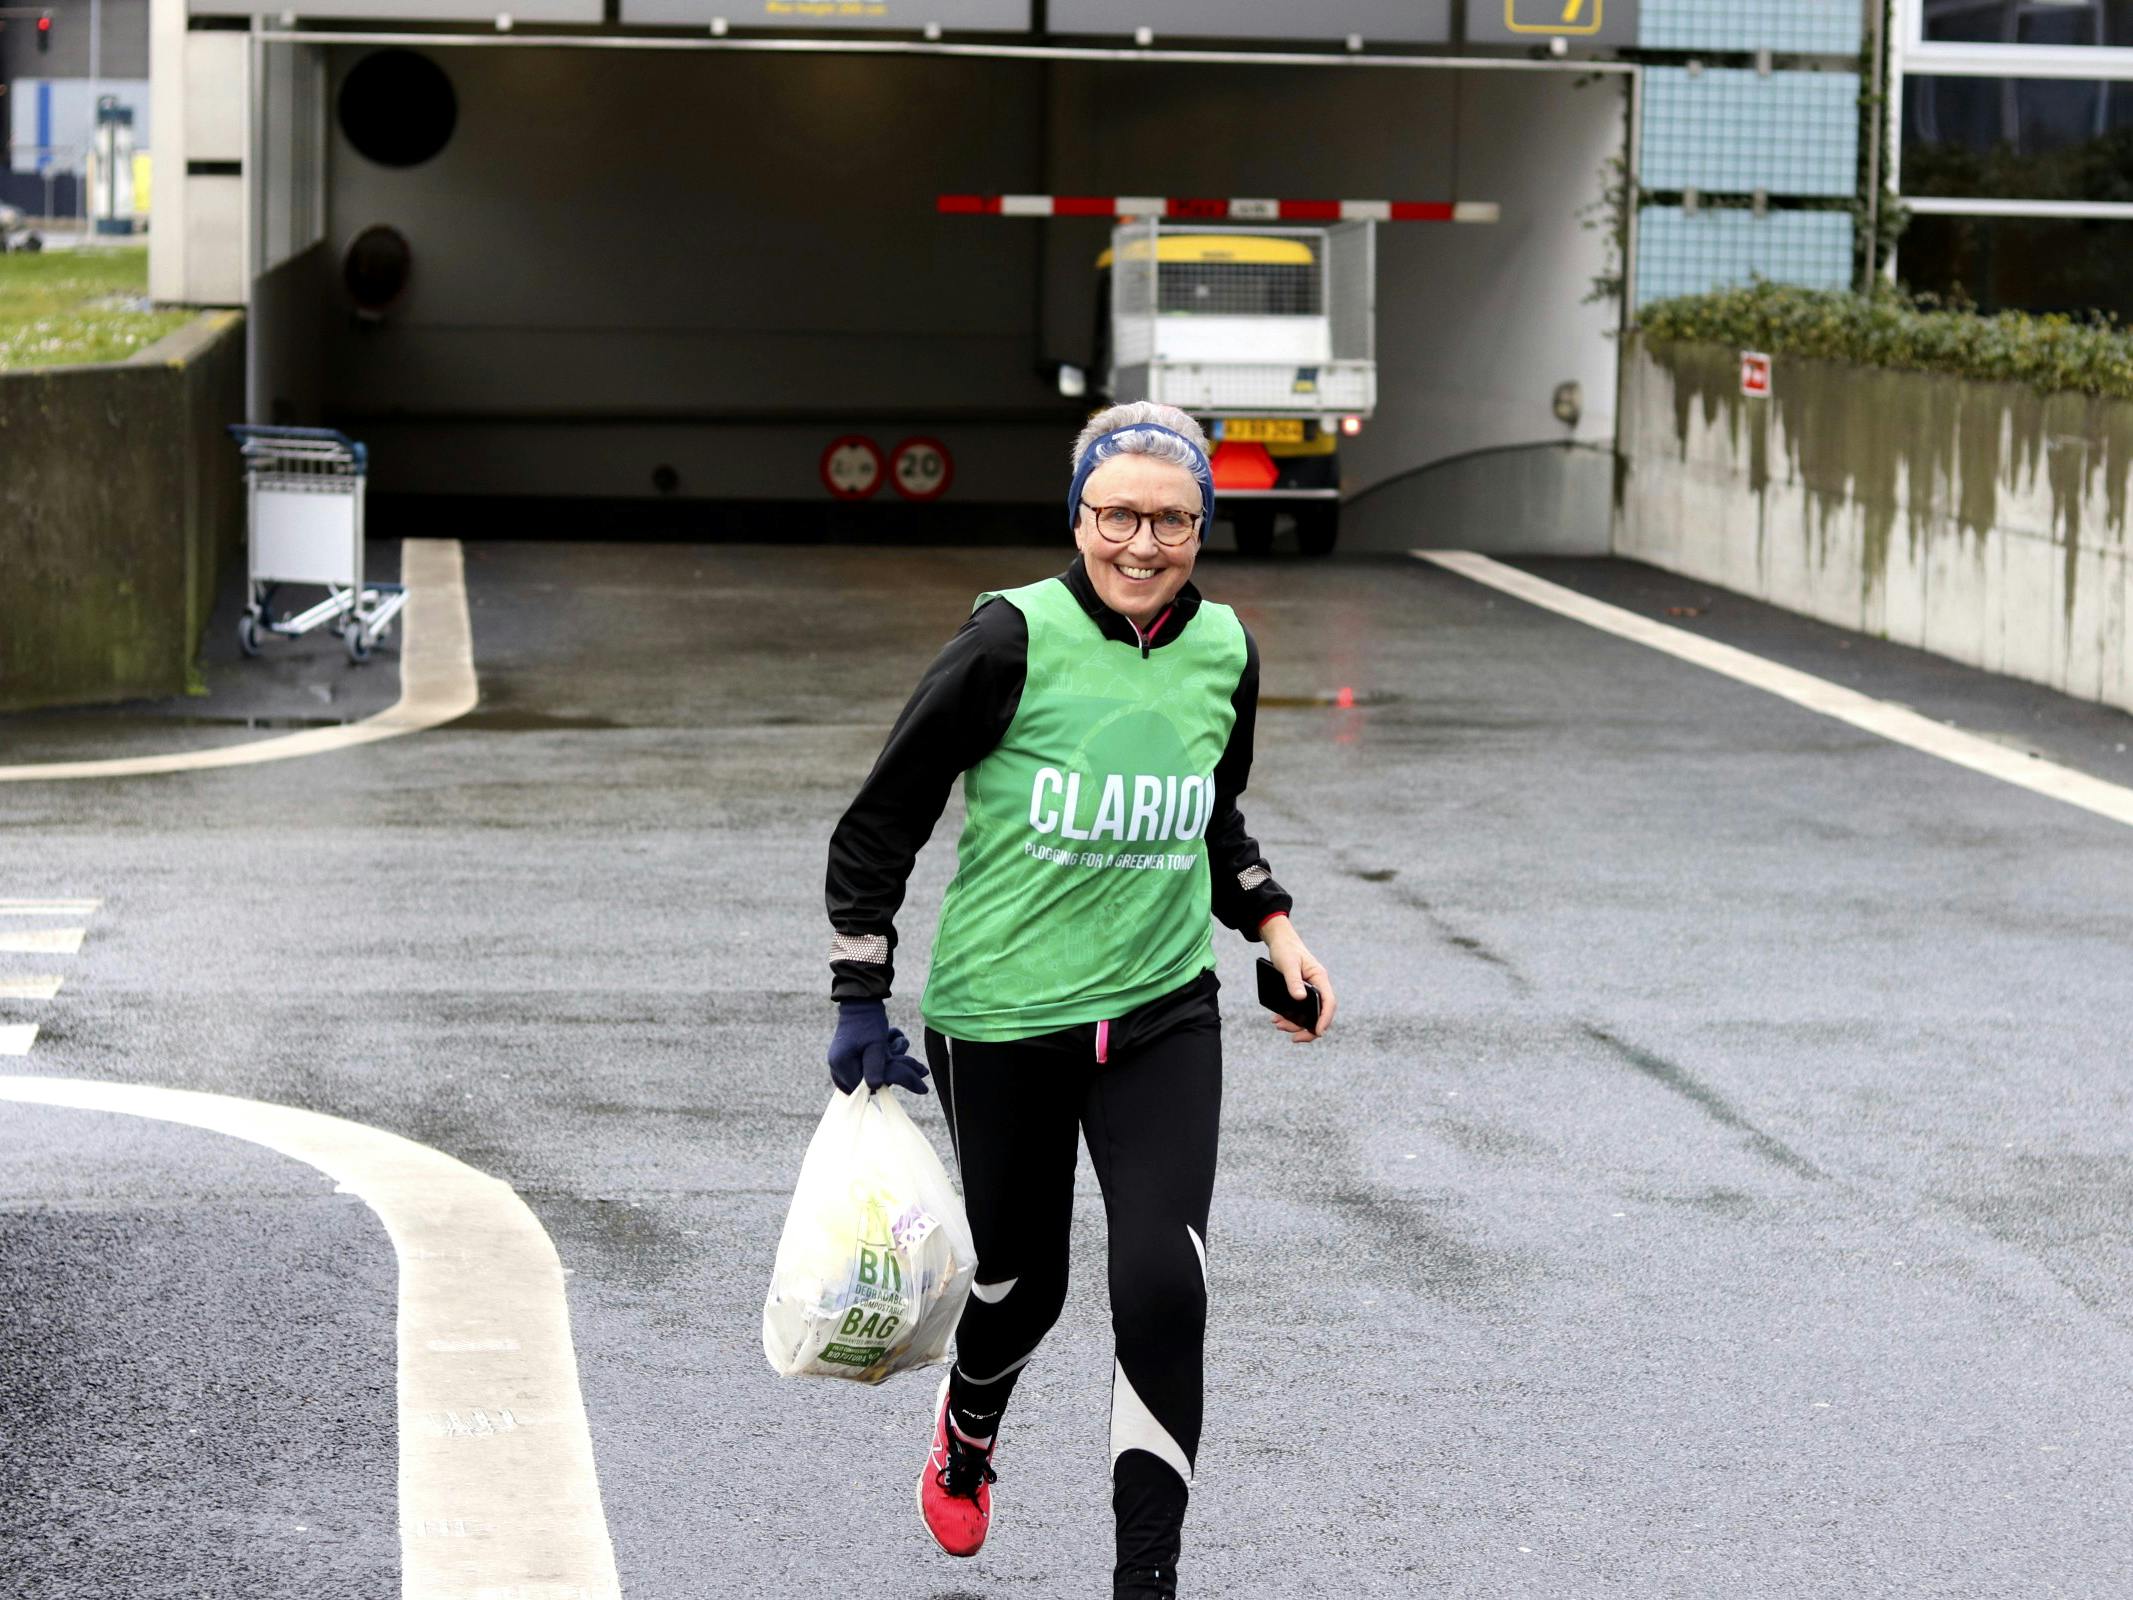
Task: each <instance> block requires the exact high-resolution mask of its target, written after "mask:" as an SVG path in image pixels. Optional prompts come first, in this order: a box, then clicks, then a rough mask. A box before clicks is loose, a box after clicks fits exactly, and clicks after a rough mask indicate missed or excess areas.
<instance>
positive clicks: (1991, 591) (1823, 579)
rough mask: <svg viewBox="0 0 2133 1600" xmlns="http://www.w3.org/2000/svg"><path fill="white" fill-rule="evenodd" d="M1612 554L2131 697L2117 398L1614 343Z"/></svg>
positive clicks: (2132, 439)
mask: <svg viewBox="0 0 2133 1600" xmlns="http://www.w3.org/2000/svg"><path fill="white" fill-rule="evenodd" d="M1622 374H1623V376H1622V406H1621V417H1622V435H1621V459H1620V468H1619V473H1620V476H1619V478H1618V481H1617V486H1616V494H1615V519H1614V549H1615V553H1616V554H1617V555H1624V556H1631V557H1634V558H1635V559H1637V560H1640V561H1649V562H1651V563H1652V564H1653V565H1655V566H1660V567H1665V568H1667V569H1669V570H1670V571H1674V572H1680V573H1685V574H1688V575H1689V576H1692V577H1696V578H1700V579H1703V580H1705V581H1706V582H1710V583H1715V584H1718V585H1721V586H1722V587H1724V588H1727V589H1732V590H1735V591H1737V592H1738V593H1741V594H1747V595H1752V596H1754V597H1755V598H1757V599H1759V600H1767V601H1769V602H1770V603H1772V604H1774V605H1780V606H1784V607H1786V608H1787V609H1789V610H1793V611H1801V612H1805V613H1807V614H1808V615H1810V616H1815V617H1819V618H1821V619H1823V620H1824V621H1827V622H1833V623H1837V624H1839V625H1840V626H1843V627H1847V628H1855V629H1858V630H1860V631H1861V632H1865V633H1871V634H1876V635H1879V636H1881V637H1883V638H1887V639H1893V640H1895V641H1897V642H1899V643H1902V644H1908V645H1915V646H1917V647H1919V648H1921V649H1925V650H1931V651H1933V652H1935V653H1936V654H1939V655H1944V656H1950V657H1953V658H1954V659H1955V660H1958V661H1963V662H1967V663H1969V664H1970V665H1973V666H1979V667H1984V668H1986V669H1988V670H1990V671H1994V672H2004V673H2007V674H2009V675H2011V676H2014V677H2018V678H2027V679H2029V680H2031V681H2033V682H2036V683H2043V684H2049V685H2050V686H2052V687H2053V688H2055V689H2060V690H2063V691H2064V692H2066V693H2067V694H2071V695H2078V696H2080V697H2081V698H2083V699H2088V700H2100V701H2103V702H2104V703H2106V704H2109V705H2115V706H2120V707H2124V708H2126V709H2127V710H2133V647H2129V643H2128V637H2127V636H2128V629H2129V626H2133V560H2129V549H2128V535H2127V501H2128V492H2129V487H2133V402H2127V401H2116V400H2091V399H2087V398H2084V397H2082V396H2079V395H2065V394H2062V395H2050V396H2046V395H2039V394H2037V393H2035V392H2034V391H2032V390H2030V389H2027V388H2023V387H2020V386H2017V385H2013V384H1993V383H1974V382H1970V381H1967V380H1964V379H1961V378H1955V377H1950V376H1944V375H1941V374H1937V373H1919V372H1884V371H1876V370H1872V369H1867V368H1861V367H1854V366H1849V365H1845V364H1842V363H1836V362H1820V361H1806V360H1794V359H1790V358H1786V357H1779V358H1778V360H1777V363H1776V372H1775V382H1774V385H1773V388H1774V391H1775V392H1774V395H1773V397H1772V398H1771V399H1769V400H1749V399H1745V398H1743V397H1742V395H1741V393H1740V354H1739V352H1738V351H1736V350H1733V349H1730V348H1727V347H1723V346H1717V345H1692V344H1659V343H1649V342H1638V341H1632V342H1631V343H1630V344H1629V345H1628V347H1627V348H1625V349H1624V351H1623V367H1622Z"/></svg>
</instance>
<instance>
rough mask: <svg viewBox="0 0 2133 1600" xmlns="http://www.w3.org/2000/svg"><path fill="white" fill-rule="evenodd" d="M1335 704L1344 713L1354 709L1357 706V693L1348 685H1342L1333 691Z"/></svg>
mask: <svg viewBox="0 0 2133 1600" xmlns="http://www.w3.org/2000/svg"><path fill="white" fill-rule="evenodd" d="M1333 703H1334V704H1335V705H1337V706H1339V707H1340V708H1341V709H1342V710H1343V711H1347V710H1350V709H1352V708H1353V707H1354V705H1355V691H1354V690H1353V689H1351V688H1349V687H1348V685H1347V684H1345V683H1344V684H1342V685H1341V686H1340V687H1339V688H1338V689H1336V690H1334V691H1333Z"/></svg>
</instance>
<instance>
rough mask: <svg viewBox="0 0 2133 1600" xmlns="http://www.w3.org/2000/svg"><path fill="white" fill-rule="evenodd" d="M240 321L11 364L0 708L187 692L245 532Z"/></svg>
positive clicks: (0, 432) (1, 556)
mask: <svg viewBox="0 0 2133 1600" xmlns="http://www.w3.org/2000/svg"><path fill="white" fill-rule="evenodd" d="M243 416H244V319H243V318H242V317H240V316H238V315H236V314H235V313H230V312H223V313H218V314H214V315H210V316H204V317H200V318H198V319H197V320H195V321H193V322H191V323H189V324H187V325H186V326H185V327H183V328H181V329H179V330H178V331H177V332H176V333H174V334H172V335H170V337H168V338H166V339H162V340H160V341H158V342H157V343H155V344H153V345H151V346H149V348H148V349H146V350H143V351H142V352H141V353H140V354H139V355H137V356H135V357H134V358H133V359H132V360H130V361H123V362H108V363H97V364H91V365H83V366H73V367H51V368H38V369H35V370H32V371H27V372H0V462H4V463H5V467H4V468H0V571H4V572H5V573H6V574H7V577H8V583H7V585H6V591H5V595H4V598H0V607H4V610H0V711H20V710H24V709H27V708H29V707H33V706H54V705H88V704H94V703H98V702H108V701H113V700H130V699H137V698H142V697H149V696H162V695H172V694H179V693H182V692H183V691H184V689H185V685H186V677H187V671H188V668H189V667H190V666H191V663H192V660H193V652H194V647H195V646H196V645H197V644H198V643H199V639H200V630H201V629H202V628H203V627H204V626H205V625H206V623H207V618H208V613H209V612H210V610H212V609H213V606H214V599H215V585H216V580H217V577H218V575H219V574H220V572H221V570H222V563H223V562H224V561H226V560H228V559H230V558H231V557H232V556H233V555H234V554H235V553H236V552H237V551H238V550H240V549H241V548H242V545H243V542H244V490H243V484H242V481H241V479H240V476H239V473H238V469H237V456H236V450H235V448H234V446H232V444H231V443H230V440H229V438H228V436H227V435H226V434H225V433H224V432H223V428H224V425H225V424H227V423H231V422H237V421H241V420H242V419H243Z"/></svg>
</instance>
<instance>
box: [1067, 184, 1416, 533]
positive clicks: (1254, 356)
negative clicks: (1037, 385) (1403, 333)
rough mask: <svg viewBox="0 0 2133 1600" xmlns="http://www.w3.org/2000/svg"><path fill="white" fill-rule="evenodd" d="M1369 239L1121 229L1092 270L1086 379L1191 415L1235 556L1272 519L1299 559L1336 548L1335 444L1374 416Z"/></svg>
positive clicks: (1361, 234) (1172, 227) (1365, 234)
mask: <svg viewBox="0 0 2133 1600" xmlns="http://www.w3.org/2000/svg"><path fill="white" fill-rule="evenodd" d="M1374 250H1375V239H1374V234H1373V232H1372V225H1371V224H1370V223H1368V222H1353V223H1344V224H1339V225H1336V226H1329V227H1322V228H1254V229H1249V230H1246V229H1240V228H1237V227H1235V226H1234V225H1230V226H1226V227H1221V228H1217V227H1213V226H1208V225H1197V226H1196V225H1191V224H1186V225H1179V224H1175V223H1166V222H1158V221H1153V220H1150V221H1143V222H1131V223H1126V224H1123V225H1121V226H1120V227H1119V228H1118V229H1117V230H1116V231H1115V232H1114V233H1113V235H1112V239H1111V248H1110V249H1108V250H1106V251H1105V252H1104V253H1103V254H1102V255H1101V256H1100V257H1098V258H1097V263H1096V266H1097V275H1098V282H1099V293H1098V297H1097V299H1098V311H1097V344H1098V349H1097V354H1096V362H1095V366H1094V371H1095V372H1096V374H1098V376H1099V381H1100V382H1101V383H1102V384H1103V386H1104V389H1105V391H1106V392H1107V393H1108V394H1109V395H1110V396H1111V397H1112V398H1113V399H1114V400H1159V401H1162V402H1163V403H1165V404H1167V405H1174V406H1177V407H1179V408H1181V409H1183V410H1186V411H1189V412H1191V413H1192V414H1193V415H1194V416H1195V417H1197V418H1199V419H1200V421H1201V425H1202V426H1203V427H1205V428H1206V430H1207V436H1208V438H1209V440H1210V441H1212V442H1213V444H1214V447H1215V451H1214V457H1213V462H1212V464H1213V467H1214V475H1215V487H1216V489H1217V491H1218V492H1219V494H1220V498H1221V503H1222V506H1223V513H1224V516H1225V517H1226V518H1227V520H1228V521H1229V522H1230V523H1231V525H1232V526H1233V527H1234V528H1235V530H1236V537H1237V548H1238V549H1239V550H1241V551H1243V552H1244V553H1246V554H1247V555H1261V554H1264V553H1265V552H1266V551H1267V550H1269V549H1270V548H1271V547H1272V545H1273V542H1274V536H1275V533H1276V530H1277V524H1278V519H1280V518H1282V517H1284V516H1286V517H1288V518H1290V519H1292V520H1293V522H1294V524H1295V528H1296V538H1297V543H1298V545H1299V546H1300V547H1301V548H1302V549H1303V551H1304V553H1305V554H1307V555H1325V554H1327V553H1328V552H1330V551H1331V550H1332V549H1333V546H1334V544H1335V542H1336V540H1337V539H1338V538H1339V534H1340V495H1341V488H1340V481H1341V480H1340V441H1341V439H1342V438H1343V437H1353V436H1354V435H1355V434H1357V433H1359V432H1360V431H1361V430H1362V426H1363V423H1364V422H1365V420H1367V419H1368V417H1369V416H1370V413H1371V411H1372V408H1373V407H1374V406H1375V405H1376V402H1377V362H1376V358H1375V348H1374V339H1375V324H1376V305H1375V295H1376V288H1375V285H1376V270H1375V259H1374Z"/></svg>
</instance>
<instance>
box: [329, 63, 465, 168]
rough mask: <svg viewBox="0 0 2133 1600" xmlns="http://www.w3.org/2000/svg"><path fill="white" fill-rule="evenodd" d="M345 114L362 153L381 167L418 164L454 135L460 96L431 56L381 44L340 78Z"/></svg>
mask: <svg viewBox="0 0 2133 1600" xmlns="http://www.w3.org/2000/svg"><path fill="white" fill-rule="evenodd" d="M340 119H341V132H342V134H343V135H344V136H345V137H346V138H347V140H348V142H349V143H350V144H352V145H354V146H355V147H356V150H357V151H358V152H359V153H360V154H362V155H365V156H368V157H369V158H370V159H371V160H372V161H375V162H377V164H378V165H379V166H381V167H416V166H420V165H421V164H422V163H423V162H425V161H427V160H429V159H430V157H432V156H434V155H435V154H436V153H437V152H438V151H440V150H442V149H443V148H444V147H445V145H446V144H447V143H448V142H449V141H450V140H451V137H452V129H453V128H454V127H455V126H457V124H458V122H459V96H458V95H456V94H454V93H453V92H452V80H451V79H450V78H447V77H446V76H445V75H444V69H443V68H442V67H440V66H438V65H437V63H436V62H434V61H432V60H431V59H430V58H429V57H428V56H423V55H417V54H416V53H415V52H414V51H412V50H380V51H378V52H377V53H376V54H374V55H367V56H365V57H364V58H363V59H362V60H361V61H358V62H357V63H356V64H355V65H354V66H353V67H351V68H350V69H349V71H348V76H347V77H345V78H343V79H342V80H341V99H340Z"/></svg>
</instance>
